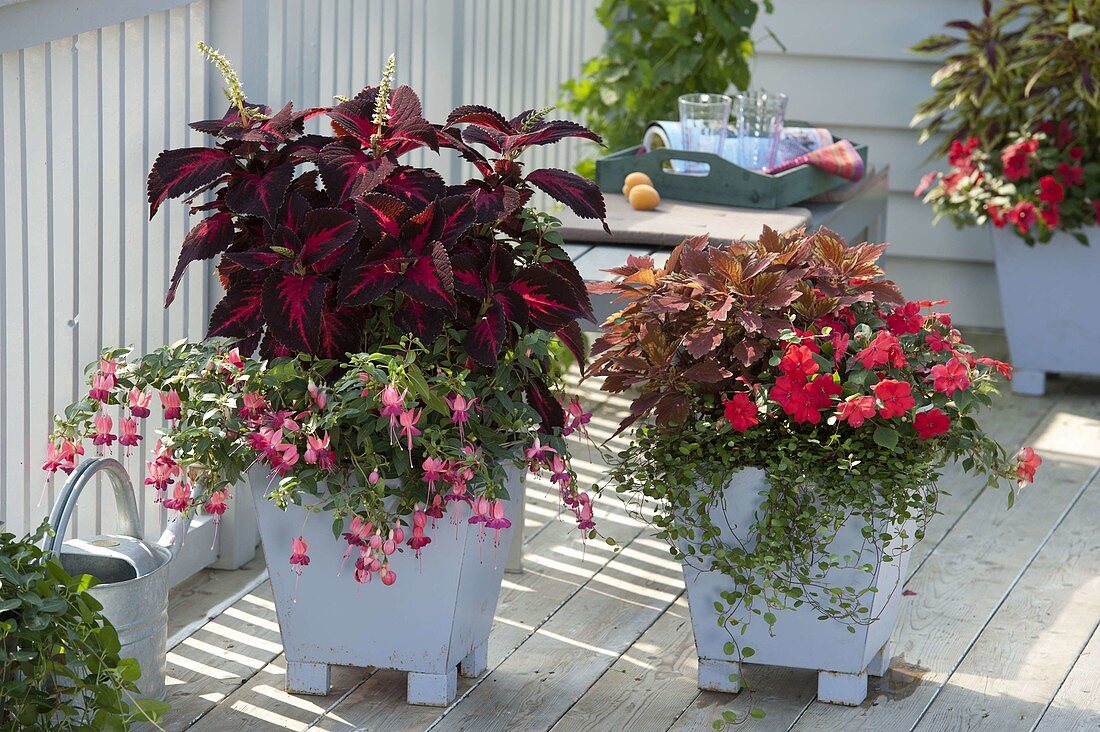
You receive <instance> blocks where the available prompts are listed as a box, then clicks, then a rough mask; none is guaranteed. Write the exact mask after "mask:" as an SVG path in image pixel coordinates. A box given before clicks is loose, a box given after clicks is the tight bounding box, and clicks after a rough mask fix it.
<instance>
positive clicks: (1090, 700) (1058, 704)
mask: <svg viewBox="0 0 1100 732" xmlns="http://www.w3.org/2000/svg"><path fill="white" fill-rule="evenodd" d="M1070 729H1072V730H1088V729H1092V730H1096V729H1100V633H1097V632H1096V629H1095V628H1094V629H1093V633H1092V637H1091V638H1090V639H1089V642H1088V645H1086V646H1085V651H1084V653H1082V654H1081V656H1080V657H1079V658H1078V659H1077V662H1076V663H1075V664H1074V665H1073V669H1072V670H1071V671H1070V672H1069V675H1068V676H1066V679H1065V681H1064V682H1063V683H1062V687H1061V688H1060V689H1058V692H1057V694H1055V696H1054V699H1053V700H1051V703H1050V707H1049V708H1048V709H1047V710H1046V712H1045V713H1044V714H1043V717H1042V719H1040V720H1039V724H1038V725H1037V726H1036V727H1035V732H1065V730H1070Z"/></svg>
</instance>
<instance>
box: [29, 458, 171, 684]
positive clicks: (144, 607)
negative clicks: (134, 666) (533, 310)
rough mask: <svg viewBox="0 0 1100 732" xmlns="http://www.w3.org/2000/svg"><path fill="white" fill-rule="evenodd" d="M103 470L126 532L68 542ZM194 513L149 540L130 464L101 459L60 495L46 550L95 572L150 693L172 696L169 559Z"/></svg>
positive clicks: (84, 467)
mask: <svg viewBox="0 0 1100 732" xmlns="http://www.w3.org/2000/svg"><path fill="white" fill-rule="evenodd" d="M99 473H106V474H107V477H108V478H110V481H111V485H112V486H113V488H114V493H115V505H116V507H117V508H118V530H119V533H118V534H109V535H100V536H93V537H91V538H90V539H70V540H68V541H65V542H64V543H63V537H64V536H65V532H66V530H67V529H68V528H69V518H70V517H71V516H72V513H73V509H74V508H75V507H76V501H77V499H78V498H79V497H80V493H81V491H83V490H84V487H85V486H87V485H88V483H89V482H90V481H91V480H92V478H93V477H95V476H96V475H97V474H99ZM189 523H190V519H189V518H181V519H176V520H174V521H173V522H172V523H171V524H170V525H169V526H168V529H167V530H166V531H165V532H164V535H163V536H161V539H160V541H159V542H158V543H156V544H150V543H148V542H146V541H142V539H141V521H140V519H139V518H138V510H137V498H136V496H135V495H134V488H133V485H132V484H131V483H130V476H129V475H128V474H127V473H126V468H124V467H123V466H122V464H121V463H120V462H118V461H117V460H115V459H113V458H93V459H91V460H86V461H85V462H83V463H81V464H80V465H79V466H77V468H76V470H74V471H73V473H72V475H71V476H69V479H68V480H67V481H66V482H65V486H64V487H63V488H62V489H61V494H60V495H59V496H58V497H57V502H56V503H55V504H54V507H53V512H52V513H51V514H50V526H52V527H53V530H54V536H52V537H47V539H46V544H45V547H44V548H45V549H46V550H47V551H52V552H54V553H56V554H57V555H58V558H59V559H60V561H61V565H62V566H63V567H64V568H65V571H66V572H68V573H69V574H73V575H79V574H90V575H91V576H93V577H95V578H96V579H97V580H99V584H98V585H96V586H95V587H93V588H92V589H90V590H89V591H88V592H89V593H90V594H91V595H92V596H93V597H95V599H96V600H98V601H99V602H100V604H102V605H103V614H104V616H106V618H107V619H108V620H110V621H111V624H112V625H114V626H115V630H116V631H118V639H119V641H120V642H121V644H122V651H121V653H120V654H119V655H120V656H121V657H123V658H134V659H137V662H138V664H139V665H140V666H141V678H140V679H139V680H138V689H139V690H140V692H141V694H142V696H146V697H150V698H153V699H164V674H165V665H166V660H165V658H166V648H165V646H166V645H167V643H168V563H169V562H170V561H171V560H172V557H173V556H174V555H175V552H176V544H177V542H176V537H177V536H178V535H180V534H185V533H186V532H187V525H188V524H189Z"/></svg>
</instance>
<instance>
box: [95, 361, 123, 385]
mask: <svg viewBox="0 0 1100 732" xmlns="http://www.w3.org/2000/svg"><path fill="white" fill-rule="evenodd" d="M117 372H118V361H116V360H114V359H113V358H101V359H99V373H101V374H103V375H104V376H109V377H110V378H111V388H112V389H114V388H115V384H116V383H118V382H117V380H116V379H115V374H116V373H117Z"/></svg>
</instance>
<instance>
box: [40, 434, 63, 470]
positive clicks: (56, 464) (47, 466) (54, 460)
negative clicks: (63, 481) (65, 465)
mask: <svg viewBox="0 0 1100 732" xmlns="http://www.w3.org/2000/svg"><path fill="white" fill-rule="evenodd" d="M64 458H65V456H64V454H63V453H62V452H61V448H60V447H58V446H57V445H55V444H54V443H53V442H52V441H51V442H49V443H47V444H46V461H45V462H43V463H42V469H43V470H45V471H46V472H47V473H50V474H51V475H52V474H54V473H56V472H57V471H58V470H60V469H61V465H62V462H63V461H64Z"/></svg>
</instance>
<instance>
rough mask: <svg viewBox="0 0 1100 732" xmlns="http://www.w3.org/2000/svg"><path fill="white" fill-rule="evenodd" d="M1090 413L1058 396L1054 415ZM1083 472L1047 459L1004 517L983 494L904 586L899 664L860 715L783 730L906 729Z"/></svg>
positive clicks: (813, 717)
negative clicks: (906, 593)
mask: <svg viewBox="0 0 1100 732" xmlns="http://www.w3.org/2000/svg"><path fill="white" fill-rule="evenodd" d="M1098 406H1100V405H1098V404H1097V403H1096V401H1094V400H1082V399H1079V398H1078V399H1074V398H1068V397H1067V398H1064V399H1061V400H1059V403H1058V407H1057V408H1056V409H1068V410H1071V411H1076V410H1079V409H1080V410H1084V411H1086V412H1095V410H1096V409H1097V407H1098ZM1054 424H1055V419H1054V418H1053V416H1050V417H1048V418H1047V419H1044V421H1043V422H1042V423H1041V424H1040V426H1039V427H1038V428H1037V432H1036V433H1035V434H1036V435H1044V434H1050V430H1051V429H1052V428H1053V427H1054ZM1060 437H1064V438H1069V436H1068V435H1060ZM1056 439H1057V437H1056ZM1091 472H1092V466H1090V465H1088V464H1087V463H1085V462H1084V461H1081V460H1079V459H1066V458H1065V457H1064V456H1051V457H1050V458H1049V459H1048V460H1047V462H1046V464H1044V466H1043V473H1042V474H1041V477H1040V482H1039V483H1038V484H1036V485H1035V486H1033V487H1032V488H1030V489H1028V490H1026V491H1023V492H1022V493H1021V495H1020V497H1019V499H1018V500H1017V502H1016V506H1015V507H1014V508H1013V509H1012V510H1011V511H1009V510H1006V508H1005V495H1004V492H1003V491H984V492H983V493H982V494H981V495H980V496H979V497H978V499H977V501H975V502H974V504H973V505H972V506H971V508H970V510H968V511H967V512H966V514H965V515H964V516H963V518H962V519H961V520H960V521H959V522H958V523H957V524H955V526H954V527H953V528H952V530H951V532H950V533H949V534H948V535H947V536H946V537H945V538H944V540H943V541H942V542H941V543H940V545H939V546H938V547H937V548H936V551H935V552H934V553H933V554H932V555H931V556H930V557H929V558H928V560H927V561H926V562H925V563H924V565H923V566H921V568H920V569H919V570H918V571H917V573H916V574H915V575H914V576H913V579H912V580H911V581H910V582H909V583H908V585H907V589H909V590H911V591H913V592H915V593H916V595H915V596H913V597H910V598H909V602H907V603H905V604H903V605H902V607H901V612H900V615H899V618H898V625H897V628H896V630H895V631H894V646H895V653H896V654H897V655H895V662H897V661H899V660H900V661H901V662H905V663H907V664H908V665H906V666H901V665H900V664H899V667H898V670H897V671H895V670H893V669H892V670H891V672H890V673H889V674H888V675H887V677H886V679H885V680H884V683H883V684H881V685H879V684H876V686H875V687H874V688H873V689H872V693H871V694H870V695H869V696H868V701H867V702H865V703H864V705H863V706H861V707H855V708H849V707H840V706H834V705H829V704H822V703H819V702H814V703H813V704H811V705H810V707H809V708H808V709H807V710H806V712H805V713H804V714H803V715H802V716H801V717H800V718H799V719H798V721H797V723H796V724H795V725H794V726H793V727H792V729H795V730H814V732H819V731H820V732H826V731H829V730H856V729H875V730H881V729H910V728H911V727H912V726H913V725H915V724H916V723H917V721H918V720H919V719H920V717H921V715H922V714H923V712H924V709H925V707H926V706H927V705H928V704H929V703H931V702H932V700H933V699H934V698H935V696H936V695H937V694H938V693H939V691H940V689H941V688H942V687H943V685H944V684H945V683H946V682H947V680H948V678H949V677H950V675H951V674H952V672H953V671H954V669H955V668H956V666H957V665H958V664H959V663H960V662H961V660H962V659H963V657H964V656H965V655H966V653H967V651H968V650H969V648H970V646H971V644H972V643H973V642H974V640H975V639H976V638H977V637H978V635H979V634H980V633H981V632H982V631H983V630H984V628H985V627H986V626H987V624H988V623H989V620H990V619H991V617H992V615H993V613H994V612H995V611H996V610H997V608H998V606H999V605H1000V604H1001V602H1002V600H1003V598H1005V596H1006V595H1007V593H1008V592H1009V591H1010V590H1011V589H1012V587H1013V586H1014V585H1015V583H1016V582H1017V580H1018V579H1019V574H1020V572H1021V569H1022V568H1023V567H1024V566H1025V565H1026V564H1027V562H1028V561H1029V560H1030V559H1031V558H1032V557H1033V555H1034V553H1035V552H1036V551H1038V550H1039V549H1040V548H1041V546H1042V543H1043V542H1044V541H1045V539H1046V537H1047V536H1048V532H1050V531H1051V530H1052V529H1053V528H1054V526H1055V524H1056V522H1057V521H1058V520H1059V518H1060V516H1061V514H1062V511H1063V510H1064V509H1065V507H1066V506H1067V505H1068V503H1069V501H1070V500H1072V498H1073V497H1074V496H1076V495H1077V493H1078V491H1079V489H1080V488H1081V486H1082V485H1083V484H1084V482H1085V481H1086V480H1088V479H1089V477H1090V474H1091ZM899 656H900V659H899ZM884 697H885V698H884Z"/></svg>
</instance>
